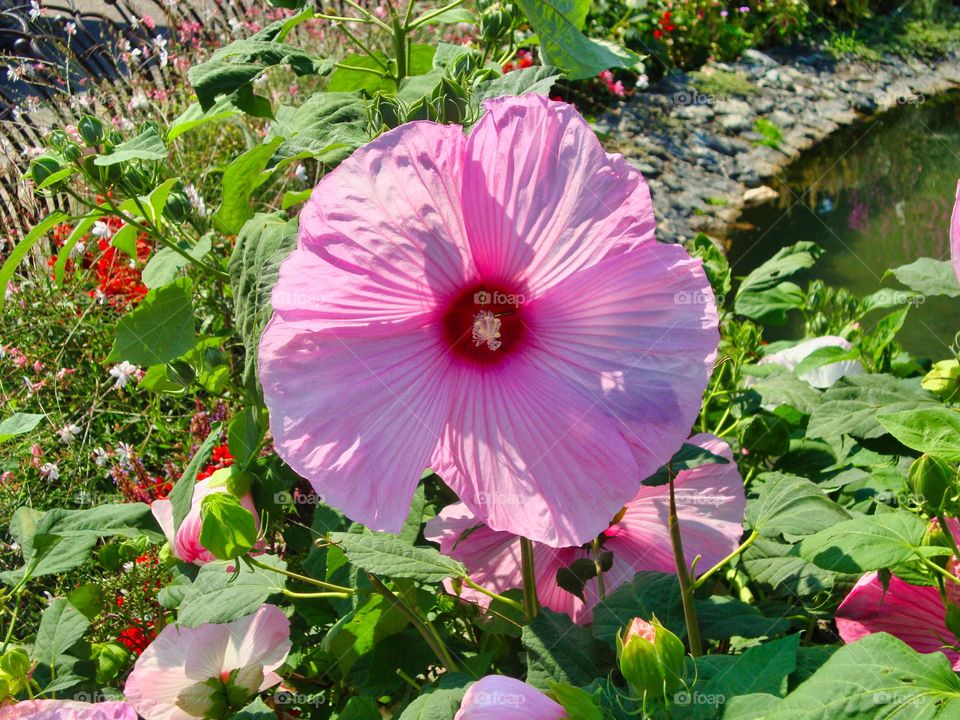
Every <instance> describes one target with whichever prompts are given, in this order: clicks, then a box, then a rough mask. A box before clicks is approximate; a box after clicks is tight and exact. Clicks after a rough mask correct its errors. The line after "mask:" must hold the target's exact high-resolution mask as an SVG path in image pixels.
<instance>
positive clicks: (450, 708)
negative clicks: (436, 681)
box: [399, 685, 467, 720]
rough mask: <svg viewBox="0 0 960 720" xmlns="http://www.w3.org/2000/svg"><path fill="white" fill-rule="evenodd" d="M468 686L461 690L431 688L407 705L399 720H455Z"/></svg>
mask: <svg viewBox="0 0 960 720" xmlns="http://www.w3.org/2000/svg"><path fill="white" fill-rule="evenodd" d="M466 692H467V686H466V685H465V686H464V687H460V688H429V689H427V690H425V691H424V693H423V694H422V695H421V696H420V697H418V698H417V699H416V700H414V701H413V702H412V703H410V704H409V705H407V707H406V709H405V710H404V711H403V712H402V713H400V717H399V720H453V718H454V716H455V715H456V714H457V711H458V710H459V709H460V704H461V703H462V702H463V696H464V695H465V694H466Z"/></svg>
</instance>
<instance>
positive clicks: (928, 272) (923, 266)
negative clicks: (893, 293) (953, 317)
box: [888, 257, 960, 297]
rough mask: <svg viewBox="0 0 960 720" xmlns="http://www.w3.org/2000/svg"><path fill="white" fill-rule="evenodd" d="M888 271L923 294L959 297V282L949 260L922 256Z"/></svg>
mask: <svg viewBox="0 0 960 720" xmlns="http://www.w3.org/2000/svg"><path fill="white" fill-rule="evenodd" d="M888 272H891V273H893V275H894V276H895V277H896V278H897V280H899V281H900V282H902V283H903V284H904V285H906V286H907V287H908V288H910V289H911V290H916V291H917V292H919V293H923V294H924V295H947V296H949V297H960V283H958V282H957V275H956V272H955V271H954V269H953V263H951V262H950V261H949V260H934V259H933V258H925V257H922V258H920V259H918V260H915V261H914V262H912V263H910V264H909V265H901V266H900V267H898V268H894V269H893V270H889V271H888Z"/></svg>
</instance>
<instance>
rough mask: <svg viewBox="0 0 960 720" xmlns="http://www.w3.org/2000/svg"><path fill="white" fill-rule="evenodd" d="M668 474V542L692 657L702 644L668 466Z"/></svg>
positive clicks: (701, 652) (695, 655)
mask: <svg viewBox="0 0 960 720" xmlns="http://www.w3.org/2000/svg"><path fill="white" fill-rule="evenodd" d="M668 472H669V475H670V515H669V522H668V524H669V528H670V543H671V545H673V559H674V562H675V563H676V565H677V579H678V580H679V582H680V599H681V600H682V601H683V619H684V622H685V623H686V625H687V642H688V643H689V645H690V654H691V655H693V656H694V657H697V656H698V655H703V644H702V643H701V642H700V626H699V624H698V623H697V609H696V607H694V604H693V590H694V586H693V585H692V584H691V583H690V572H689V570H688V569H687V561H686V560H685V559H684V557H683V540H682V539H681V537H680V519H679V517H678V516H677V499H676V496H675V494H674V488H673V470H672V469H669V468H668Z"/></svg>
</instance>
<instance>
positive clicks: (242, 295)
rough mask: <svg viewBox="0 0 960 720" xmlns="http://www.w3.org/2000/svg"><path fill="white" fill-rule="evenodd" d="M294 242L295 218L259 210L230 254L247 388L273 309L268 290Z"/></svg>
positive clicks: (250, 385) (253, 383) (252, 383)
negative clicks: (258, 347) (261, 338)
mask: <svg viewBox="0 0 960 720" xmlns="http://www.w3.org/2000/svg"><path fill="white" fill-rule="evenodd" d="M296 243H297V220H296V218H294V219H292V220H288V219H287V217H286V215H284V214H283V213H272V214H263V213H261V214H258V215H256V216H254V217H253V219H251V220H249V221H248V222H247V223H246V224H245V225H244V226H243V229H242V230H241V231H240V234H239V235H238V236H237V242H236V245H234V248H233V254H232V255H231V256H230V264H229V266H228V270H229V272H230V289H231V290H232V291H233V301H234V306H233V312H234V323H235V327H236V328H237V331H238V333H239V335H240V339H241V340H243V346H244V349H245V353H244V365H243V384H244V386H245V387H247V388H251V389H255V388H256V385H257V377H256V372H257V346H258V345H259V343H260V336H261V335H262V334H263V329H264V328H265V327H266V325H267V322H268V321H269V320H270V315H271V314H272V312H273V310H272V309H271V307H270V293H271V291H272V290H273V286H274V285H276V283H277V277H278V276H279V273H280V263H281V262H283V260H284V258H286V256H287V255H288V254H289V253H290V251H291V250H292V249H293V248H294V247H295V246H296Z"/></svg>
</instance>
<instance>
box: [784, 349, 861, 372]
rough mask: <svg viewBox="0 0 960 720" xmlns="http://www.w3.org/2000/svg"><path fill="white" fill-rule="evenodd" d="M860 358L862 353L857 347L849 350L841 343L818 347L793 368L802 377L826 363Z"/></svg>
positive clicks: (830, 363)
mask: <svg viewBox="0 0 960 720" xmlns="http://www.w3.org/2000/svg"><path fill="white" fill-rule="evenodd" d="M859 359H860V353H859V352H857V350H856V348H850V349H849V350H847V349H845V348H842V347H840V346H839V345H829V346H827V347H822V348H818V349H817V350H814V351H813V352H812V353H810V354H809V355H807V356H806V357H805V358H804V359H803V360H801V361H800V362H799V363H797V366H796V367H795V368H794V369H793V372H794V374H795V375H796V376H797V377H802V376H803V375H805V374H806V373H808V372H810V371H811V370H816V369H818V368H822V367H823V366H825V365H832V364H834V363H838V362H843V361H844V360H859Z"/></svg>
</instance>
